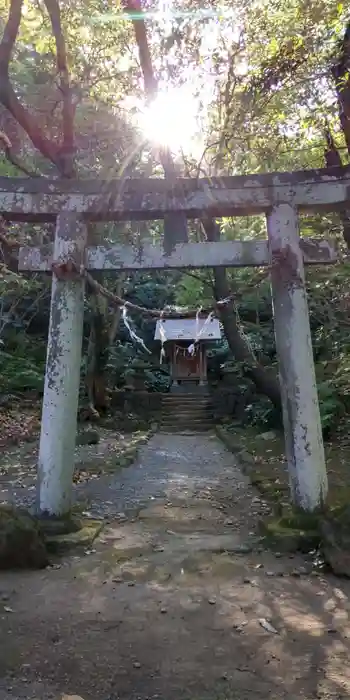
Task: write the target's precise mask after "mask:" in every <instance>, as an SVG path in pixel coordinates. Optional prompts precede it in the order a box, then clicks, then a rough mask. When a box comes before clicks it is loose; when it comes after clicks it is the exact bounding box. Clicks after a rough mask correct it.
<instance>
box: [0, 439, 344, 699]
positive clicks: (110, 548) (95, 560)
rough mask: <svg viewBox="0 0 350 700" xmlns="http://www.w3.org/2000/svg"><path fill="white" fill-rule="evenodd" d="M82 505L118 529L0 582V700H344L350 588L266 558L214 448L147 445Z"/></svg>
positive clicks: (245, 496) (252, 508)
mask: <svg viewBox="0 0 350 700" xmlns="http://www.w3.org/2000/svg"><path fill="white" fill-rule="evenodd" d="M97 451H99V454H100V457H101V459H103V458H104V457H103V455H105V456H106V455H107V456H108V455H110V454H111V453H112V451H113V445H112V444H110V447H109V451H108V450H107V451H106V452H103V449H102V446H101V445H100V446H99V447H98V450H97ZM95 458H96V453H95ZM106 458H107V457H106ZM31 479H32V481H33V476H31ZM2 486H3V487H6V484H5V482H4V477H3V478H2ZM27 487H28V484H27ZM8 489H9V492H11V493H14V491H15V490H16V485H14V484H12V485H8ZM16 493H17V497H18V491H17V492H16ZM21 493H22V495H23V493H25V488H24V486H23V485H22V486H21ZM29 493H30V492H29ZM77 493H78V495H79V497H81V498H83V497H88V498H91V500H92V506H91V510H93V511H94V512H97V513H99V512H103V513H104V514H105V515H107V516H108V519H109V522H108V523H106V525H105V527H104V529H103V531H102V533H101V535H100V537H99V539H98V540H97V541H96V542H95V544H94V547H93V549H91V550H89V551H85V552H84V551H79V552H76V553H74V555H72V556H67V557H66V558H65V559H64V560H62V562H61V564H60V565H58V566H55V567H51V568H49V569H46V570H44V571H39V572H22V573H10V572H9V573H4V574H2V576H1V580H0V638H1V639H2V640H6V644H4V645H3V646H2V649H1V653H0V700H16V699H21V700H22V699H23V700H24V698H26V699H28V700H29V699H30V700H34V699H36V700H50V699H51V700H62V698H63V699H64V700H66V698H69V700H70V699H71V698H74V700H77V696H78V698H80V697H81V698H83V700H163V699H164V700H261V698H269V699H271V700H296V699H297V698H303V700H314V699H316V698H319V699H322V700H340V699H341V698H342V699H343V698H344V699H345V698H349V697H350V674H349V671H348V663H347V662H348V659H349V653H350V643H349V640H350V621H349V612H350V583H349V582H346V581H345V582H343V581H339V580H337V579H335V578H332V577H330V576H329V577H328V576H323V575H322V574H316V573H315V572H314V571H313V570H312V561H311V559H308V558H307V557H299V556H293V557H291V556H290V555H285V556H284V555H282V554H277V555H275V554H273V553H271V552H268V551H264V549H263V548H262V547H261V546H260V543H259V542H258V541H257V532H258V522H259V518H260V517H261V515H263V514H265V513H266V512H267V511H268V507H267V505H266V504H265V503H264V502H263V499H261V498H260V497H259V496H258V495H257V494H256V493H255V492H254V490H253V489H252V488H251V486H250V485H249V483H248V482H247V480H246V478H245V477H244V475H243V474H242V472H241V470H240V468H239V465H238V464H237V463H236V462H235V460H234V458H233V456H232V455H231V454H230V453H229V452H228V451H227V450H226V449H225V448H224V447H223V446H222V444H221V443H220V442H218V440H217V439H216V438H215V437H214V435H210V434H206V435H202V434H200V435H189V434H188V435H187V434H186V435H166V434H157V435H154V436H153V437H152V438H151V439H150V441H149V442H148V443H147V444H146V445H144V446H143V447H141V449H140V457H139V460H138V461H137V463H136V464H134V465H133V466H131V467H128V468H126V469H124V470H121V471H118V472H116V473H115V474H110V475H108V476H107V475H105V476H102V477H98V478H93V479H91V480H90V481H88V482H85V483H82V484H80V485H78V486H77ZM113 513H114V514H117V513H119V514H120V513H124V516H123V517H122V518H120V516H119V517H118V518H113Z"/></svg>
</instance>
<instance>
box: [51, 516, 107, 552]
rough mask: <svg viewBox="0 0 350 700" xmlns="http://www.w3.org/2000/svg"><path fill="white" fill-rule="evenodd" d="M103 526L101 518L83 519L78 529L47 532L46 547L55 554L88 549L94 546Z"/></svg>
mask: <svg viewBox="0 0 350 700" xmlns="http://www.w3.org/2000/svg"><path fill="white" fill-rule="evenodd" d="M103 526H104V523H103V522H102V521H101V520H82V521H81V522H80V527H79V529H77V530H74V531H70V532H63V533H60V534H57V533H50V534H47V535H46V538H45V543H46V547H47V548H48V550H49V552H52V553H53V554H64V553H65V552H67V551H70V550H77V549H87V548H89V547H91V546H92V544H93V542H94V540H95V539H96V537H97V536H98V535H99V534H100V532H101V530H102V529H103Z"/></svg>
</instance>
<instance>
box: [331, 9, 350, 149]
mask: <svg viewBox="0 0 350 700" xmlns="http://www.w3.org/2000/svg"><path fill="white" fill-rule="evenodd" d="M332 75H333V79H334V83H335V90H336V93H337V99H338V106H339V119H340V124H341V128H342V130H343V134H344V137H345V142H346V145H347V149H348V153H349V155H350V22H349V23H348V25H347V27H346V30H345V34H344V38H343V40H342V42H341V44H340V53H339V57H338V58H337V59H336V61H335V63H334V65H333V67H332Z"/></svg>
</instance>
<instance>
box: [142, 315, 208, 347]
mask: <svg viewBox="0 0 350 700" xmlns="http://www.w3.org/2000/svg"><path fill="white" fill-rule="evenodd" d="M163 334H164V336H163ZM163 337H164V340H165V341H168V340H206V341H208V340H220V338H221V329H220V323H219V321H218V320H217V318H210V319H209V320H208V319H207V318H200V319H198V321H197V319H195V318H176V319H172V318H170V319H161V320H159V321H157V325H156V330H155V334H154V338H155V340H162V338H163Z"/></svg>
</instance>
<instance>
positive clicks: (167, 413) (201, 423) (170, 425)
mask: <svg viewBox="0 0 350 700" xmlns="http://www.w3.org/2000/svg"><path fill="white" fill-rule="evenodd" d="M213 425H214V421H213V414H212V409H211V403H210V397H209V394H189V393H183V394H182V393H176V394H164V395H163V398H162V417H161V421H160V425H159V427H160V430H162V431H163V432H177V433H182V432H188V431H190V432H207V431H208V430H211V429H212V428H213Z"/></svg>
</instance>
